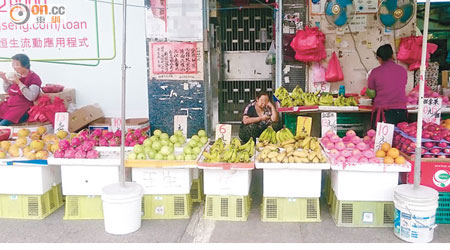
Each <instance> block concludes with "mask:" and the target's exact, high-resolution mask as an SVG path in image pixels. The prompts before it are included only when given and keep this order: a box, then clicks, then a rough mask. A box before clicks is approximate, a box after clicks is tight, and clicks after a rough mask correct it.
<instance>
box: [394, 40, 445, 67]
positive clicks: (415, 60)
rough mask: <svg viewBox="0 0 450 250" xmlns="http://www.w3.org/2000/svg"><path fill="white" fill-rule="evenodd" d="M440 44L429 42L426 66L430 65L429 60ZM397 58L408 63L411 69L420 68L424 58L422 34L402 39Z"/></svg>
mask: <svg viewBox="0 0 450 250" xmlns="http://www.w3.org/2000/svg"><path fill="white" fill-rule="evenodd" d="M437 48H438V46H437V45H436V44H434V43H427V53H426V57H427V60H426V66H427V67H428V60H429V59H430V56H431V54H433V53H434V52H435V51H436V50H437ZM397 59H398V60H399V61H401V62H403V63H406V64H408V69H409V70H410V71H413V70H416V69H419V68H420V61H421V59H422V36H410V37H404V38H402V39H401V41H400V47H399V49H398V53H397Z"/></svg>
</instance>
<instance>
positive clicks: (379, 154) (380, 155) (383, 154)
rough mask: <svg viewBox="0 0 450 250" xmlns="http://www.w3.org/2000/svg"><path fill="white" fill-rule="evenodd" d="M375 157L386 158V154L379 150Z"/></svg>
mask: <svg viewBox="0 0 450 250" xmlns="http://www.w3.org/2000/svg"><path fill="white" fill-rule="evenodd" d="M375 156H376V157H381V158H384V157H385V156H386V152H384V151H383V150H381V149H380V150H378V151H377V152H376V153H375Z"/></svg>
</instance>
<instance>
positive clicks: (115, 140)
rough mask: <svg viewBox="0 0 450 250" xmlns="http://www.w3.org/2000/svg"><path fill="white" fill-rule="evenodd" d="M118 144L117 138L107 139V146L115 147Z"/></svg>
mask: <svg viewBox="0 0 450 250" xmlns="http://www.w3.org/2000/svg"><path fill="white" fill-rule="evenodd" d="M119 145H120V142H118V140H117V139H116V138H111V139H110V140H109V146H110V147H117V146H119Z"/></svg>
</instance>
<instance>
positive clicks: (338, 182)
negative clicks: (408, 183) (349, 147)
mask: <svg viewBox="0 0 450 250" xmlns="http://www.w3.org/2000/svg"><path fill="white" fill-rule="evenodd" d="M331 169H332V170H331V186H332V188H333V190H334V192H335V194H336V197H337V199H338V200H342V201H393V195H394V189H395V187H397V185H398V176H399V172H409V171H411V164H410V163H409V162H407V163H406V164H404V165H397V164H369V163H367V164H351V165H349V164H347V165H342V164H340V165H331Z"/></svg>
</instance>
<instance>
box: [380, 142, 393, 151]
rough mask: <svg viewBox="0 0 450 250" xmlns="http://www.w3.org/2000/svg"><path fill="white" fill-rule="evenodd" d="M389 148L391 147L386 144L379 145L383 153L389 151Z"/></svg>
mask: <svg viewBox="0 0 450 250" xmlns="http://www.w3.org/2000/svg"><path fill="white" fill-rule="evenodd" d="M390 148H391V145H390V144H389V143H387V142H385V143H383V144H381V150H383V151H384V152H387V151H389V149H390Z"/></svg>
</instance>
